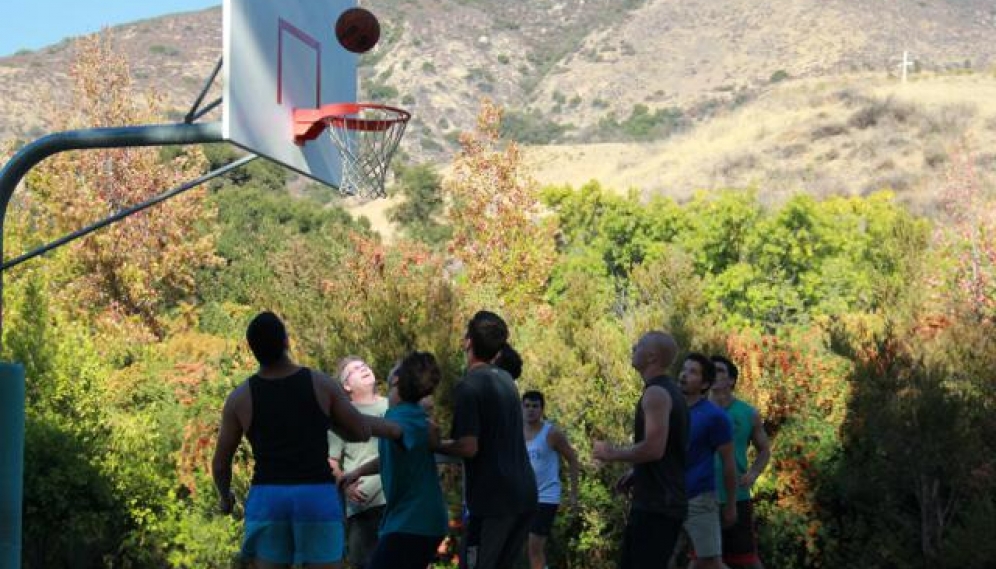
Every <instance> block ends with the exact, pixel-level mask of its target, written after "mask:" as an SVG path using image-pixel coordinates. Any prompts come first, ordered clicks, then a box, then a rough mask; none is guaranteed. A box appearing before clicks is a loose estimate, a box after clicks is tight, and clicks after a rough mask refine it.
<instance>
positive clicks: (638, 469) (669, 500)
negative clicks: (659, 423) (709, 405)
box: [632, 375, 688, 520]
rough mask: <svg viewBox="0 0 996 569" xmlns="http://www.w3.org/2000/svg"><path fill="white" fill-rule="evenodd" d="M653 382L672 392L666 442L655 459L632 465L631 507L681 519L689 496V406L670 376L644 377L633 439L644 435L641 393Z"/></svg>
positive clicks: (634, 440) (642, 437) (637, 406)
mask: <svg viewBox="0 0 996 569" xmlns="http://www.w3.org/2000/svg"><path fill="white" fill-rule="evenodd" d="M655 385H656V386H658V387H660V388H662V389H664V390H665V391H667V392H668V394H669V395H670V396H671V414H670V416H669V419H668V434H667V442H666V446H665V448H664V455H663V456H661V457H660V458H659V459H658V460H653V461H650V462H643V463H640V464H635V465H633V505H632V508H633V509H634V510H641V511H645V512H654V513H657V514H664V515H665V516H669V517H671V518H677V519H682V520H683V519H685V515H686V514H687V513H688V498H687V496H686V494H685V461H686V455H687V453H688V407H686V406H685V398H684V396H682V394H681V390H679V389H678V386H677V385H675V383H674V380H673V379H671V378H669V377H667V376H664V375H662V376H658V377H654V378H651V379H650V380H648V381H647V385H646V387H644V389H643V395H642V396H641V397H640V400H639V401H637V403H636V414H635V419H634V425H633V442H636V443H639V442H641V441H642V440H643V439H644V438H645V437H646V432H645V431H646V425H645V424H644V422H645V417H644V413H643V397H645V396H646V393H647V389H649V388H650V387H651V386H655Z"/></svg>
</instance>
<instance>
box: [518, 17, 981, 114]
mask: <svg viewBox="0 0 996 569" xmlns="http://www.w3.org/2000/svg"><path fill="white" fill-rule="evenodd" d="M994 40H996V3H993V2H991V1H989V0H984V1H971V0H970V1H964V0H779V1H777V2H761V1H758V0H650V1H648V2H647V3H646V4H645V5H643V6H641V7H640V8H638V9H636V10H633V11H632V12H630V13H629V14H628V15H627V17H626V19H625V20H624V21H621V22H619V23H617V24H615V25H612V26H608V27H605V28H602V29H597V30H593V31H592V33H591V34H590V35H589V36H588V37H587V38H585V40H584V42H583V43H582V45H581V46H580V48H579V49H578V50H576V51H574V52H573V53H571V54H569V55H568V56H567V57H565V58H564V59H563V60H562V61H560V62H558V64H557V66H556V68H555V70H554V72H553V73H550V74H549V75H548V76H547V77H546V78H544V80H543V81H542V83H541V84H540V86H539V89H538V92H537V93H536V96H535V97H534V101H535V102H534V103H533V104H534V106H536V107H537V108H540V109H542V110H544V111H545V112H553V113H554V114H557V113H556V111H557V108H558V107H560V108H562V109H563V110H564V111H565V112H561V113H559V120H562V121H570V122H574V123H575V124H578V125H590V124H593V123H596V122H597V121H598V120H599V119H600V118H602V117H603V116H604V115H605V113H606V111H615V112H617V114H625V113H627V112H629V110H630V109H631V108H632V107H633V105H636V104H646V105H648V106H649V107H651V108H653V107H664V106H678V107H682V108H685V107H689V106H690V105H692V104H694V103H697V102H698V103H702V102H703V101H705V100H710V99H712V100H716V101H731V100H736V99H737V98H743V97H745V96H750V94H751V92H753V91H754V90H756V89H758V88H763V86H764V85H766V84H768V83H770V82H771V80H772V78H773V77H775V78H777V77H778V76H779V75H780V76H784V75H786V74H787V75H788V76H790V77H813V76H822V75H828V74H840V73H848V72H856V71H862V70H868V71H879V72H885V71H886V70H888V69H896V68H897V66H898V64H899V62H900V61H901V59H902V52H903V51H904V50H909V51H910V52H911V53H912V54H913V56H914V57H915V59H916V62H917V66H918V68H921V69H924V70H946V69H950V68H955V67H965V66H966V65H967V66H969V67H974V68H979V69H985V68H987V67H988V66H990V65H992V63H993V62H994V61H996V41H994ZM776 74H778V75H776ZM565 99H566V100H568V101H574V102H576V104H572V105H567V106H565V105H563V104H560V105H558V102H557V101H558V100H565Z"/></svg>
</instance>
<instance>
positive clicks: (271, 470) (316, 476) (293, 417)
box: [212, 312, 382, 569]
mask: <svg viewBox="0 0 996 569" xmlns="http://www.w3.org/2000/svg"><path fill="white" fill-rule="evenodd" d="M246 339H247V340H248V342H249V347H250V349H252V352H253V355H254V356H256V359H257V361H258V362H259V371H257V373H256V374H255V375H253V376H252V377H250V378H249V379H247V380H246V381H245V382H243V383H242V385H240V386H239V387H237V388H236V389H235V390H234V391H233V392H232V393H231V395H229V396H228V399H227V400H226V401H225V407H224V409H223V410H222V417H221V429H220V431H219V433H218V442H217V446H216V447H215V453H214V460H213V462H212V474H213V476H214V483H215V486H216V487H217V489H218V497H219V508H220V509H221V511H222V512H223V513H225V514H228V513H231V511H232V507H233V505H234V502H235V497H234V496H233V495H232V492H231V483H232V460H233V458H234V456H235V451H236V450H238V447H239V444H240V443H241V441H242V436H243V435H245V436H246V438H247V439H248V440H249V442H250V444H251V445H252V452H253V458H254V459H255V469H254V471H253V478H252V486H251V487H250V490H249V496H248V498H247V500H246V505H245V539H244V541H243V545H242V555H243V557H244V558H245V559H246V560H247V561H250V562H253V561H265V562H267V567H290V566H291V565H292V564H301V563H303V564H305V565H306V566H308V567H312V568H327V569H333V568H337V567H339V566H340V560H341V559H342V554H343V545H344V536H343V524H342V515H343V513H342V505H341V504H340V503H339V497H338V493H337V492H336V488H335V479H334V478H333V476H332V469H331V467H330V466H329V463H328V460H327V458H328V439H327V437H326V433H327V430H328V429H329V427H330V425H331V428H332V429H333V430H334V431H335V432H336V433H337V434H339V436H341V437H342V438H343V439H345V440H348V441H361V440H367V439H369V438H370V436H371V434H375V435H377V434H379V432H378V431H379V430H380V429H381V428H382V426H381V425H380V424H379V423H372V422H371V421H370V420H368V419H365V418H364V417H363V415H361V414H360V413H359V412H358V411H356V409H355V408H354V407H353V406H352V405H351V404H350V402H349V397H347V395H346V393H345V392H344V391H343V389H342V387H341V386H340V385H339V384H338V383H337V382H334V381H332V380H331V379H330V378H329V377H328V376H326V375H325V374H323V373H321V372H318V371H315V370H310V369H308V368H306V367H301V366H299V365H297V364H296V363H294V361H293V360H291V358H290V356H289V355H288V353H287V347H288V340H287V331H286V329H285V328H284V324H283V322H281V321H280V318H278V317H277V316H276V315H275V314H273V313H272V312H263V313H261V314H259V315H258V316H256V317H255V318H254V319H253V320H252V322H251V323H250V324H249V327H248V329H247V331H246ZM330 419H331V421H330ZM302 522H303V523H302Z"/></svg>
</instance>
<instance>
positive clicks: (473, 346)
mask: <svg viewBox="0 0 996 569" xmlns="http://www.w3.org/2000/svg"><path fill="white" fill-rule="evenodd" d="M507 342H508V326H507V325H506V324H505V321H504V320H502V319H501V316H498V315H497V314H495V313H494V312H488V311H487V310H481V311H480V312H478V313H477V314H475V315H474V317H473V318H471V319H470V322H468V323H467V334H466V336H464V350H465V351H467V357H468V358H469V359H473V360H474V361H479V362H490V361H491V360H493V359H494V358H495V356H496V355H498V352H499V351H501V349H502V348H504V347H505V344H506V343H507Z"/></svg>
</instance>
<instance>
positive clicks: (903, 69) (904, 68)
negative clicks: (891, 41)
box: [899, 50, 913, 83]
mask: <svg viewBox="0 0 996 569" xmlns="http://www.w3.org/2000/svg"><path fill="white" fill-rule="evenodd" d="M911 67H913V60H912V59H910V52H908V51H906V50H903V62H902V63H900V64H899V71H900V74H901V75H902V77H903V83H906V76H907V74H908V72H909V69H910V68H911Z"/></svg>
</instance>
